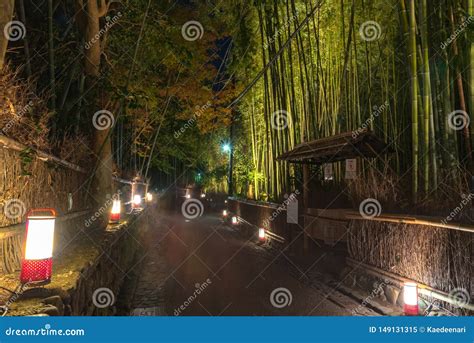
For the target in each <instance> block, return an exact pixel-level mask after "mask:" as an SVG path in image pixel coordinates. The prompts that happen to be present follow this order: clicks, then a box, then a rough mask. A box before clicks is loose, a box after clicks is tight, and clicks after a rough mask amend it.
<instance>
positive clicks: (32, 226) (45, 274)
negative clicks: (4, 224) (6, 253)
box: [20, 208, 56, 285]
mask: <svg viewBox="0 0 474 343" xmlns="http://www.w3.org/2000/svg"><path fill="white" fill-rule="evenodd" d="M55 221H56V211H55V210H54V209H52V208H40V209H34V210H31V211H30V212H29V213H28V215H27V218H26V240H25V256H24V258H23V261H22V264H21V273H20V281H21V283H22V284H25V283H33V284H37V285H45V284H48V283H49V282H50V281H51V275H52V271H53V241H54V224H55Z"/></svg>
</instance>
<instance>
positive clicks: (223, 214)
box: [222, 210, 228, 218]
mask: <svg viewBox="0 0 474 343" xmlns="http://www.w3.org/2000/svg"><path fill="white" fill-rule="evenodd" d="M227 215H228V213H227V210H223V211H222V216H223V217H224V218H225V217H227Z"/></svg>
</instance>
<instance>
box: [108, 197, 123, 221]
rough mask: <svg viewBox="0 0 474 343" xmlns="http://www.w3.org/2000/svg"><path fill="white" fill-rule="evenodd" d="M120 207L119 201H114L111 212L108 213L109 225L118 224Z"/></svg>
mask: <svg viewBox="0 0 474 343" xmlns="http://www.w3.org/2000/svg"><path fill="white" fill-rule="evenodd" d="M121 209H122V206H121V203H120V200H118V199H115V200H114V201H113V202H112V210H111V211H110V220H109V222H110V223H119V222H120V212H121Z"/></svg>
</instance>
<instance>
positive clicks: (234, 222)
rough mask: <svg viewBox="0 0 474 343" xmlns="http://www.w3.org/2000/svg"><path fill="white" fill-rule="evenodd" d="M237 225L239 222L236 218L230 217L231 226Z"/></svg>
mask: <svg viewBox="0 0 474 343" xmlns="http://www.w3.org/2000/svg"><path fill="white" fill-rule="evenodd" d="M238 223H239V220H238V219H237V217H236V216H233V217H232V224H233V225H237V224H238Z"/></svg>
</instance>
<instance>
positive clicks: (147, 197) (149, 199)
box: [146, 193, 153, 202]
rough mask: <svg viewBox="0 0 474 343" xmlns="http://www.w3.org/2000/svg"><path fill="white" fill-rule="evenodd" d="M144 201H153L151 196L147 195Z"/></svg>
mask: <svg viewBox="0 0 474 343" xmlns="http://www.w3.org/2000/svg"><path fill="white" fill-rule="evenodd" d="M146 201H148V202H152V201H153V194H151V193H147V194H146Z"/></svg>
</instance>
